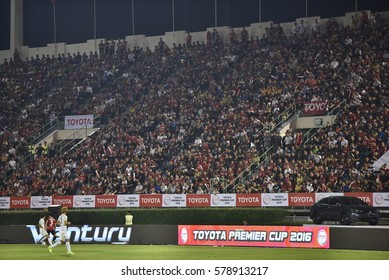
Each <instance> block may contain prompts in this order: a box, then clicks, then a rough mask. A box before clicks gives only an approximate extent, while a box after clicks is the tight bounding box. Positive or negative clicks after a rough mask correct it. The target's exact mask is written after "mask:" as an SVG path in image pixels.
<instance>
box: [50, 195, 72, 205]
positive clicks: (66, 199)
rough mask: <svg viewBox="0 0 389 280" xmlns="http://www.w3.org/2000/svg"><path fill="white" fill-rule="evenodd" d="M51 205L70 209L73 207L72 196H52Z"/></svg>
mask: <svg viewBox="0 0 389 280" xmlns="http://www.w3.org/2000/svg"><path fill="white" fill-rule="evenodd" d="M53 204H54V205H61V206H62V207H64V206H66V207H68V208H72V207H73V196H72V195H63V196H54V198H53Z"/></svg>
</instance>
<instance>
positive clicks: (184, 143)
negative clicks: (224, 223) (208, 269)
mask: <svg viewBox="0 0 389 280" xmlns="http://www.w3.org/2000/svg"><path fill="white" fill-rule="evenodd" d="M373 15H374V16H372V17H370V18H364V17H361V18H359V17H358V19H357V20H355V21H354V22H353V24H352V25H349V26H343V25H341V24H338V23H337V22H336V20H335V19H328V21H327V22H326V24H324V25H322V26H320V25H315V27H314V25H313V26H311V27H308V26H305V25H304V24H303V23H300V22H298V23H296V28H293V29H292V33H291V34H287V33H286V32H284V30H283V29H282V27H281V26H280V25H278V24H274V25H273V24H272V25H271V26H270V28H268V29H267V30H266V34H265V35H264V36H263V38H258V37H257V38H250V37H247V36H246V35H245V33H244V32H242V33H238V34H235V32H234V31H233V30H232V29H231V33H230V37H229V39H228V40H221V39H220V37H219V36H218V34H217V31H216V30H214V31H213V32H209V34H208V36H207V37H206V38H204V40H203V41H196V42H195V41H193V42H192V41H191V40H190V37H188V40H187V41H186V42H185V44H177V45H173V46H168V45H167V44H166V43H164V42H163V40H162V39H161V41H160V42H159V43H158V45H157V46H156V47H155V49H154V50H150V49H143V48H140V47H135V48H133V49H130V48H127V47H126V44H125V40H120V42H119V43H117V44H116V45H115V44H114V45H113V46H112V43H113V42H109V41H108V42H105V43H104V42H102V44H101V46H100V48H99V51H98V52H96V53H90V54H85V53H84V54H80V53H76V54H59V55H58V56H49V55H43V56H36V57H30V58H26V59H21V58H20V57H19V55H18V52H15V55H14V57H13V59H8V60H6V61H4V62H3V63H2V64H1V65H0V78H1V83H0V90H1V96H0V102H1V112H2V113H1V119H0V123H1V124H0V127H1V135H0V139H1V142H2V145H1V150H0V153H1V167H0V168H1V170H0V174H1V176H2V178H1V180H0V184H1V185H0V196H5V197H10V196H54V195H55V196H58V195H77V194H84V195H88V194H95V195H99V194H165V193H166V194H204V193H225V192H234V193H275V192H280V193H281V192H282V193H286V192H287V193H293V192H296V193H299V192H312V193H313V192H388V191H389V180H388V176H389V167H388V166H387V165H385V164H384V165H383V166H382V167H381V168H380V169H379V170H374V169H373V168H372V165H373V163H374V162H376V161H377V160H378V159H379V158H380V157H381V156H382V155H383V154H385V153H386V152H387V151H388V145H389V128H388V123H389V108H388V104H389V102H388V101H389V93H388V92H389V87H388V86H389V84H388V82H389V26H388V25H387V22H385V20H384V19H383V18H381V17H380V16H379V13H378V14H373ZM189 35H190V34H188V36H189ZM110 43H111V45H110ZM320 100H328V102H329V107H330V108H335V107H336V106H338V105H339V104H345V105H344V106H342V107H340V109H338V111H337V117H336V120H335V121H334V122H333V123H330V124H324V125H323V127H321V128H320V129H316V130H315V131H314V133H313V132H312V131H311V132H310V133H306V131H303V130H297V129H293V128H291V129H290V130H288V131H287V132H286V133H285V135H281V134H280V126H281V125H282V122H280V121H279V120H283V121H285V122H286V121H288V119H287V117H286V114H285V112H286V111H287V110H290V109H289V108H290V107H291V106H292V107H293V108H295V109H296V108H300V107H301V104H303V103H304V102H312V101H320ZM296 110H297V109H296ZM91 114H93V115H95V116H99V118H100V119H101V123H100V128H99V130H97V131H96V133H94V134H93V135H91V136H89V137H87V138H86V139H84V140H83V141H81V142H80V143H78V144H77V146H76V147H74V148H73V149H71V150H69V151H67V152H66V153H62V152H61V153H60V152H58V147H56V143H55V142H53V143H44V145H43V147H42V145H37V142H35V143H32V144H34V146H31V143H30V141H31V140H33V138H31V135H32V134H33V133H34V132H35V131H38V130H39V129H40V128H41V127H42V126H43V125H45V124H46V123H47V120H50V121H51V122H52V123H54V122H57V121H58V117H59V116H65V115H91ZM264 154H266V157H263V158H262V157H261V156H262V155H264ZM26 158H27V160H25V159H26ZM259 158H261V159H263V160H261V161H258V159H259ZM253 162H258V163H259V164H257V165H255V166H254V167H252V163H253ZM242 174H244V175H245V176H242ZM246 175H247V176H246ZM237 178H238V179H237Z"/></svg>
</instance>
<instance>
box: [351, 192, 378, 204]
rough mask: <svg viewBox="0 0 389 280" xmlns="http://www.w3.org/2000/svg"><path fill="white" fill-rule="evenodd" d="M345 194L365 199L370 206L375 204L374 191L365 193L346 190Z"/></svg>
mask: <svg viewBox="0 0 389 280" xmlns="http://www.w3.org/2000/svg"><path fill="white" fill-rule="evenodd" d="M344 196H354V197H358V198H359V199H361V200H363V201H364V202H366V203H367V204H369V205H370V206H373V194H372V193H363V192H355V193H353V192H346V193H344Z"/></svg>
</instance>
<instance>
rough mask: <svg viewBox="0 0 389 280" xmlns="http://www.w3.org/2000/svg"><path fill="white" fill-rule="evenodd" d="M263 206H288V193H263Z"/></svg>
mask: <svg viewBox="0 0 389 280" xmlns="http://www.w3.org/2000/svg"><path fill="white" fill-rule="evenodd" d="M262 206H264V207H265V206H266V207H268V206H273V207H284V206H288V194H287V193H263V194H262Z"/></svg>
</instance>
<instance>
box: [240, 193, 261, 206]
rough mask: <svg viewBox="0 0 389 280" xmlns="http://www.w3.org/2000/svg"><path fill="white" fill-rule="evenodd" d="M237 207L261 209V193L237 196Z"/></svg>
mask: <svg viewBox="0 0 389 280" xmlns="http://www.w3.org/2000/svg"><path fill="white" fill-rule="evenodd" d="M236 206H237V207H259V206H261V195H260V194H259V193H252V194H236Z"/></svg>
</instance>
